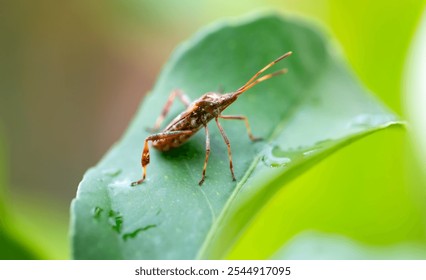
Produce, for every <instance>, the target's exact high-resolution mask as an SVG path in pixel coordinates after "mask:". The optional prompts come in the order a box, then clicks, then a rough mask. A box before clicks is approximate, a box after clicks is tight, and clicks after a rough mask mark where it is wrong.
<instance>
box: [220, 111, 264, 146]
mask: <svg viewBox="0 0 426 280" xmlns="http://www.w3.org/2000/svg"><path fill="white" fill-rule="evenodd" d="M219 118H221V119H224V120H243V121H244V123H245V124H246V128H247V134H248V136H249V138H250V140H251V141H259V140H262V138H261V137H254V136H253V134H252V133H251V128H250V125H249V122H248V119H247V117H246V116H223V115H219Z"/></svg>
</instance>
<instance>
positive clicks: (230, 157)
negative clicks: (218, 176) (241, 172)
mask: <svg viewBox="0 0 426 280" xmlns="http://www.w3.org/2000/svg"><path fill="white" fill-rule="evenodd" d="M215 121H216V124H217V127H218V128H219V130H220V134H222V137H223V140H224V141H225V144H226V147H228V157H229V169H231V174H232V180H233V181H235V175H234V166H233V165H232V154H231V144H230V143H229V139H228V136H226V134H225V131H224V130H223V127H222V126H221V125H220V123H219V121H218V119H217V118H215Z"/></svg>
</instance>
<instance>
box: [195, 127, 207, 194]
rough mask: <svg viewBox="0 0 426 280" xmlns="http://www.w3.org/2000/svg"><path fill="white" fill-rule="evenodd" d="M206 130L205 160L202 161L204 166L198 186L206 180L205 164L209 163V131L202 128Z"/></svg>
mask: <svg viewBox="0 0 426 280" xmlns="http://www.w3.org/2000/svg"><path fill="white" fill-rule="evenodd" d="M204 128H205V130H206V159H205V160H204V166H203V175H202V177H201V180H200V182H199V183H198V185H200V186H201V185H202V184H203V182H204V179H205V178H206V169H207V162H208V161H209V155H210V136H209V129H208V127H207V126H204Z"/></svg>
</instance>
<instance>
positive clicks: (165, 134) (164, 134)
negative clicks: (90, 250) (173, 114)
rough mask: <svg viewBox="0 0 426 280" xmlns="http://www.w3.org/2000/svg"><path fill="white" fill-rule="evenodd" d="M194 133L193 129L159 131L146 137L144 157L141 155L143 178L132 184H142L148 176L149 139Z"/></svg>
mask: <svg viewBox="0 0 426 280" xmlns="http://www.w3.org/2000/svg"><path fill="white" fill-rule="evenodd" d="M192 133H194V132H193V131H191V130H180V131H167V132H161V133H157V134H153V135H150V136H148V137H147V138H146V139H145V142H144V146H143V151H142V157H141V164H142V170H143V173H142V179H140V180H139V181H136V182H133V183H132V184H131V186H136V185H139V184H141V183H142V182H143V181H144V180H145V178H146V166H147V165H148V164H149V145H148V142H149V141H155V140H160V139H167V138H173V137H176V136H179V135H184V134H192Z"/></svg>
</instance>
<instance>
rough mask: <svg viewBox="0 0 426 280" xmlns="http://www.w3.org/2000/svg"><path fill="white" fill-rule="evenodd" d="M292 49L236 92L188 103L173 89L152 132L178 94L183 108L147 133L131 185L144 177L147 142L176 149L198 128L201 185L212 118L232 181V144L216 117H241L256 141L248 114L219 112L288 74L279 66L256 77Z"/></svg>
mask: <svg viewBox="0 0 426 280" xmlns="http://www.w3.org/2000/svg"><path fill="white" fill-rule="evenodd" d="M291 54H292V52H287V53H285V54H283V55H282V56H280V57H279V58H277V59H275V60H274V61H272V62H271V63H269V64H268V65H266V66H265V67H263V68H262V69H260V70H259V71H258V72H257V73H256V74H255V75H254V76H253V77H252V78H251V79H250V80H248V81H247V82H246V83H245V84H244V85H243V86H242V87H240V88H239V89H237V90H236V91H235V92H231V93H225V94H219V93H215V92H208V93H206V94H204V95H203V96H201V97H200V98H199V99H197V100H195V101H194V102H192V103H191V102H190V100H189V99H188V97H187V96H186V95H184V94H183V93H182V92H181V91H180V90H174V91H173V92H172V93H171V94H170V96H169V98H168V100H167V102H166V105H165V106H164V108H163V111H162V113H161V115H160V116H159V117H158V118H157V121H156V122H155V125H154V128H153V129H152V130H153V131H158V129H159V128H160V125H161V123H162V122H163V120H164V118H165V117H166V115H167V113H168V112H169V109H170V107H171V105H172V103H173V100H174V99H175V98H176V97H178V98H179V99H180V100H181V101H182V103H183V104H185V106H186V110H185V111H183V112H182V113H181V114H179V115H178V116H177V117H176V118H175V119H174V120H172V122H171V123H170V124H169V125H168V126H166V128H165V129H164V130H163V131H162V132H160V133H155V134H152V135H150V136H148V137H147V138H146V139H145V142H144V147H143V151H142V159H141V163H142V170H143V173H142V179H140V180H139V181H136V182H133V183H132V184H131V185H132V186H136V185H139V184H141V183H142V182H143V181H144V180H145V178H146V166H147V165H148V164H149V146H148V142H149V141H152V146H153V147H154V148H156V149H157V150H160V151H167V150H169V149H172V148H176V147H178V146H180V145H182V144H183V143H185V142H186V141H187V140H188V139H189V138H190V137H191V136H192V135H194V134H195V133H196V132H197V131H198V130H200V129H201V128H204V130H205V132H206V157H205V159H204V166H203V172H202V176H201V180H200V182H199V183H198V184H199V185H200V186H201V185H202V184H203V182H204V179H205V177H206V168H207V162H208V160H209V154H210V137H209V130H208V128H207V123H208V122H209V121H211V120H212V119H214V120H215V121H216V124H217V127H218V128H219V131H220V133H221V134H222V137H223V140H224V141H225V144H226V146H227V148H228V158H229V168H230V170H231V175H232V180H233V181H235V175H234V168H233V166H232V155H231V145H230V143H229V140H228V137H227V136H226V134H225V131H224V130H223V128H222V126H221V125H220V123H219V121H218V119H225V120H242V121H244V122H245V125H246V128H247V133H248V136H249V138H250V140H252V141H256V140H259V138H256V137H254V136H253V134H252V133H251V129H250V125H249V123H248V120H247V117H245V116H240V115H232V116H230V115H222V111H223V110H225V109H226V108H227V107H228V106H229V105H231V104H232V103H233V102H234V101H235V100H237V98H238V96H240V95H241V94H242V93H243V92H245V91H246V90H248V89H250V88H252V87H253V86H255V85H257V84H258V83H260V82H263V81H265V80H268V79H270V78H272V77H274V76H277V75H280V74H285V73H287V69H281V70H279V71H277V72H274V73H271V74H267V75H264V76H262V77H260V78H259V76H260V75H261V74H262V73H263V72H264V71H266V70H267V69H268V68H270V67H271V66H273V65H274V64H275V63H277V62H278V61H280V60H282V59H284V58H286V57H288V56H290V55H291Z"/></svg>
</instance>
